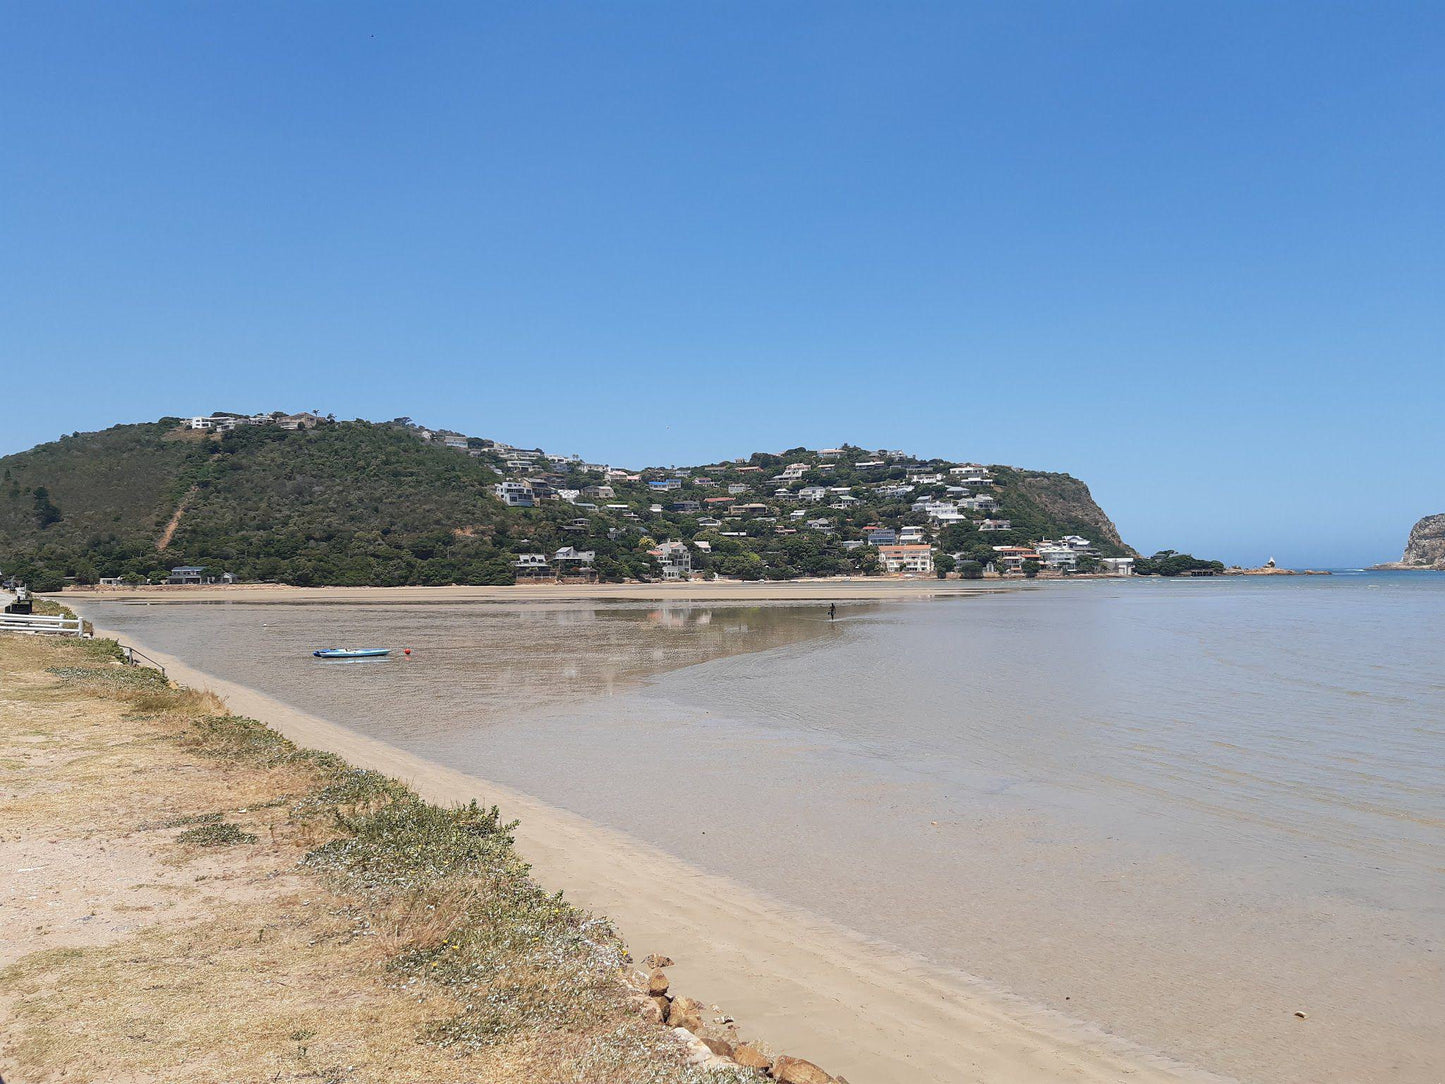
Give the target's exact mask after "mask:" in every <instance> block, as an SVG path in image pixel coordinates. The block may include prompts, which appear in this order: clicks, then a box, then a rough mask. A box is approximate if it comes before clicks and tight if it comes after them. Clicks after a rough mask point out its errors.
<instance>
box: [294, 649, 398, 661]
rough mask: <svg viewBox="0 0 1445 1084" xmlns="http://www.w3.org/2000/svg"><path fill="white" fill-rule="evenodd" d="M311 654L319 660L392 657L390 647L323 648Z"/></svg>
mask: <svg viewBox="0 0 1445 1084" xmlns="http://www.w3.org/2000/svg"><path fill="white" fill-rule="evenodd" d="M311 654H313V655H315V656H316V657H317V658H318V659H379V658H381V656H383V655H390V654H391V648H389V647H323V648H322V649H321V650H320V651H313V652H311Z"/></svg>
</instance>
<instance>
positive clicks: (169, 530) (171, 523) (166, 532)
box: [156, 486, 196, 552]
mask: <svg viewBox="0 0 1445 1084" xmlns="http://www.w3.org/2000/svg"><path fill="white" fill-rule="evenodd" d="M195 495H196V487H195V486H191V488H190V489H188V490H186V493H185V496H183V497H182V498H181V499H180V503H178V504H177V505H176V510H175V512H173V513H172V514H171V518H170V519H169V520H168V521H167V522H166V525H165V528H164V529H163V530H162V531H161V536H160V538H158V539H156V551H157V552H160V551H162V550H164V549H165V548H166V547H167V546H169V545H170V544H171V539H172V538H174V537H175V536H176V528H177V527H179V526H180V525H181V517H182V516H183V515H185V513H186V508H187V506H189V505H190V503H191V500H192V498H194V497H195Z"/></svg>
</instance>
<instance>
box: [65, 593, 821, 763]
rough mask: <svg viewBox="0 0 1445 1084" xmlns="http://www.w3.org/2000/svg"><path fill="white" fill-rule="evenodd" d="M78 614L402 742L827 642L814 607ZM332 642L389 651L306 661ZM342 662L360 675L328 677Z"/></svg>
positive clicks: (186, 606) (189, 609)
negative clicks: (727, 661) (703, 666)
mask: <svg viewBox="0 0 1445 1084" xmlns="http://www.w3.org/2000/svg"><path fill="white" fill-rule="evenodd" d="M87 613H93V615H94V617H95V619H96V620H97V621H98V622H99V623H100V624H102V625H103V626H105V627H107V628H112V629H116V630H118V631H121V632H133V633H134V635H135V636H136V637H137V638H139V639H142V640H144V641H145V642H146V643H148V644H152V645H154V646H155V647H157V648H159V649H160V650H162V651H166V652H169V653H171V654H174V655H177V656H180V657H182V658H185V659H187V661H191V662H194V663H195V664H196V665H198V666H200V667H201V668H203V669H205V670H206V671H207V672H209V673H212V674H215V675H216V676H218V677H222V678H226V679H228V680H231V681H236V682H240V683H241V684H245V685H250V686H252V687H255V688H261V689H264V690H265V691H267V692H270V693H272V694H273V695H275V696H277V698H278V699H281V700H284V701H286V702H287V703H289V704H291V705H293V706H295V707H298V708H301V709H303V710H305V711H309V712H312V713H314V714H317V715H321V716H323V717H325V718H329V719H334V720H336V721H338V722H343V723H347V724H352V725H357V726H359V727H362V728H363V729H365V730H367V731H368V732H369V733H372V734H374V735H376V736H378V737H382V738H386V739H387V740H393V741H403V742H405V741H416V740H420V739H425V738H427V737H431V736H437V735H447V734H451V733H453V732H454V731H456V730H458V729H460V730H463V731H468V732H470V731H472V730H476V729H481V728H484V727H486V726H489V725H495V724H499V723H505V722H507V721H509V720H513V719H516V718H517V717H519V716H521V715H522V714H523V713H525V712H529V711H533V710H537V709H539V708H545V707H547V706H549V705H556V704H576V703H578V702H579V701H585V700H588V699H590V698H593V697H598V696H602V697H608V696H613V695H615V694H616V693H618V692H620V691H622V690H625V689H627V688H629V687H631V686H633V685H635V684H636V683H637V682H638V681H639V680H641V679H642V678H644V677H646V676H647V675H650V674H658V673H662V672H664V671H668V670H674V669H678V668H680V667H686V666H691V665H693V664H695V663H701V662H706V661H708V660H710V659H716V658H720V657H723V656H726V655H731V654H735V653H737V652H740V651H757V650H766V649H768V648H772V647H777V646H780V645H783V644H789V643H794V642H796V641H799V640H804V639H807V638H810V637H814V636H820V635H828V634H829V633H830V631H832V632H836V625H835V626H834V627H833V629H832V630H830V628H829V624H828V621H827V614H826V612H825V611H824V610H823V609H822V608H820V607H819V606H817V605H812V606H796V605H776V604H762V605H750V606H744V605H731V606H693V605H687V604H675V605H659V604H656V603H647V604H637V603H606V604H593V603H576V602H556V603H535V604H529V605H527V606H522V607H509V606H501V605H497V604H494V603H447V604H436V603H308V604H288V603H256V602H239V603H237V602H225V603H171V602H168V603H164V604H160V605H148V604H145V603H102V604H97V605H94V606H92V607H91V608H90V609H88V610H87ZM334 643H345V644H349V645H352V646H358V647H390V648H392V654H391V655H390V656H387V657H386V658H381V659H354V660H324V659H315V658H312V657H311V652H312V651H313V650H315V649H316V648H317V647H318V646H326V645H328V644H334ZM403 648H411V651H412V653H411V655H410V656H405V655H402V654H401V651H402V649H403ZM350 663H358V664H361V665H358V666H353V667H350V668H348V669H346V670H344V671H342V670H340V669H339V666H338V664H343V665H344V664H350Z"/></svg>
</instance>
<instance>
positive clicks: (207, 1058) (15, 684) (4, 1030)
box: [0, 638, 743, 1084]
mask: <svg viewBox="0 0 1445 1084" xmlns="http://www.w3.org/2000/svg"><path fill="white" fill-rule="evenodd" d="M0 678H3V682H0V720H3V728H0V794H3V798H4V800H5V809H6V812H5V820H4V831H3V836H0V859H3V860H4V861H5V862H6V864H7V867H8V868H11V869H15V870H23V871H28V872H26V873H23V874H21V875H18V876H17V878H16V879H15V881H14V882H13V883H11V884H9V885H6V886H5V887H4V888H3V889H0V904H3V906H0V963H8V966H7V967H5V969H4V970H3V971H0V1065H3V1066H4V1071H5V1073H6V1077H7V1079H11V1078H13V1079H16V1080H21V1081H36V1082H42V1081H50V1080H60V1079H64V1080H66V1081H77V1082H87V1081H96V1082H99V1081H106V1082H108V1084H114V1082H125V1081H143V1080H144V1081H148V1080H165V1081H176V1082H190V1081H198V1082H199V1081H214V1080H257V1081H260V1080H276V1081H286V1080H297V1081H300V1080H308V1081H318V1080H321V1081H326V1080H331V1081H338V1082H339V1081H383V1080H384V1081H396V1080H406V1081H436V1082H438V1084H441V1082H448V1081H464V1080H465V1081H497V1082H511V1081H516V1082H521V1081H529V1082H530V1081H587V1082H597V1084H609V1082H615V1084H624V1082H626V1084H637V1082H642V1084H673V1082H685V1081H708V1080H711V1081H722V1080H730V1079H741V1078H743V1076H742V1074H734V1073H732V1072H717V1071H713V1072H707V1071H703V1070H699V1069H696V1068H690V1067H687V1066H685V1065H684V1064H683V1062H682V1050H681V1048H680V1046H679V1044H677V1043H676V1042H675V1041H674V1039H673V1038H672V1036H671V1035H670V1034H669V1033H667V1032H666V1031H665V1030H664V1029H662V1028H659V1027H655V1026H651V1025H647V1024H644V1023H643V1022H642V1021H641V1020H640V1019H638V1018H637V1017H636V1016H635V1015H634V1014H633V1012H631V1011H630V1010H629V1006H628V1001H627V996H628V991H627V990H626V988H625V987H624V986H623V984H622V983H621V981H620V975H621V973H622V971H623V969H624V968H625V967H626V966H627V962H628V961H627V957H626V953H625V950H624V948H623V946H622V944H621V942H620V941H619V940H618V938H617V937H616V935H615V934H614V933H613V931H612V930H611V928H610V927H609V926H608V925H607V924H606V923H605V922H602V921H599V920H596V919H594V918H593V917H592V916H589V915H587V914H585V913H583V912H581V911H578V910H576V909H575V908H573V907H572V906H571V905H570V904H568V903H566V902H565V901H564V900H562V899H561V898H560V897H555V896H548V895H547V894H546V893H544V892H542V891H541V890H540V889H539V888H538V887H537V886H536V885H535V884H533V883H532V882H531V881H530V879H529V878H528V877H527V872H526V866H525V864H524V863H523V862H522V860H521V858H520V857H519V856H518V855H517V854H516V852H515V850H514V849H513V846H512V836H511V828H512V827H513V826H511V825H508V824H506V823H505V822H503V821H502V820H501V818H500V817H499V815H498V813H497V811H496V810H495V809H485V808H481V807H478V806H476V805H472V806H469V807H464V808H459V809H443V808H440V807H437V806H433V805H429V804H427V803H425V802H422V801H421V800H420V799H418V798H417V797H416V796H415V795H414V794H412V793H411V792H410V791H409V790H407V789H406V788H405V787H404V786H402V785H401V784H399V783H397V782H396V781H394V780H391V779H387V778H385V777H383V776H380V775H378V774H377V773H374V772H363V771H357V770H354V769H352V768H350V767H349V766H348V765H346V764H344V763H343V762H341V761H340V760H339V759H337V758H335V757H332V756H329V755H326V754H319V753H315V752H311V751H307V750H302V749H297V748H296V747H295V746H293V745H292V744H291V743H290V742H288V741H286V740H285V739H284V738H282V737H281V736H280V735H278V734H276V733H274V732H273V731H270V730H269V729H267V728H266V727H264V726H262V725H261V724H259V723H255V722H254V721H251V720H245V719H238V718H235V717H233V716H229V715H226V714H225V712H224V708H223V706H222V705H221V704H220V703H219V702H218V701H217V700H216V699H215V698H214V697H211V696H209V695H208V694H205V693H197V692H194V691H190V690H183V689H174V688H171V687H169V686H168V685H166V684H165V683H164V681H162V680H161V679H160V677H159V675H158V674H154V673H152V672H148V671H141V670H135V669H131V668H128V667H123V666H121V665H120V663H119V662H118V660H117V659H116V656H115V653H114V651H113V650H112V649H110V648H108V647H107V646H106V645H104V644H101V643H87V642H81V641H40V640H38V639H30V638H7V639H0ZM27 878H28V879H27Z"/></svg>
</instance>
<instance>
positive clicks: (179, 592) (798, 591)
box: [55, 577, 1086, 604]
mask: <svg viewBox="0 0 1445 1084" xmlns="http://www.w3.org/2000/svg"><path fill="white" fill-rule="evenodd" d="M1084 578H1086V577H1075V578H1074V579H1073V580H1071V581H1070V582H1079V580H1080V579H1084ZM1048 582H1051V581H1047V580H1044V581H1040V580H1030V581H1025V580H997V579H994V580H939V579H935V578H933V577H928V578H922V577H920V578H918V579H893V578H872V579H851V578H845V577H839V578H836V579H826V580H789V581H787V582H785V583H768V582H763V581H759V582H749V583H743V582H734V581H725V580H715V581H710V582H706V583H703V582H693V583H590V584H589V583H541V584H515V585H511V586H504V587H478V586H456V585H453V586H450V587H288V586H286V585H284V584H270V583H257V584H251V583H247V584H226V585H223V584H212V585H204V586H155V587H90V588H73V589H71V590H69V591H67V592H65V594H64V596H63V597H62V596H59V595H57V596H55V597H56V598H57V599H59V600H61V601H63V602H65V603H66V604H70V603H72V602H75V603H84V602H85V601H86V600H88V599H93V600H95V601H97V602H128V601H149V602H167V601H175V602H510V603H525V602H539V601H554V602H555V601H564V600H574V601H582V600H588V599H597V600H606V599H613V600H624V599H633V600H638V601H657V602H786V601H804V600H809V599H818V600H823V601H827V600H832V599H836V600H837V601H839V602H842V601H856V600H861V599H890V598H931V597H934V596H950V595H959V596H965V595H972V594H977V593H979V592H980V591H1007V590H1012V589H1018V588H1026V587H1037V586H1040V585H1041V584H1043V583H1048Z"/></svg>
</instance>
